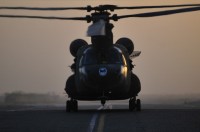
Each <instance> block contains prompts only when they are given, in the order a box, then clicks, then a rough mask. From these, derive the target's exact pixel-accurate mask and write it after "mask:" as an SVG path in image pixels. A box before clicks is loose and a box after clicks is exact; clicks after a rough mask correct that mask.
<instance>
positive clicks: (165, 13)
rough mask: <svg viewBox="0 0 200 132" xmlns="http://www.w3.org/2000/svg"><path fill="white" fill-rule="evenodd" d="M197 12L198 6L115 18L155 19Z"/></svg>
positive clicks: (199, 8)
mask: <svg viewBox="0 0 200 132" xmlns="http://www.w3.org/2000/svg"><path fill="white" fill-rule="evenodd" d="M198 10H200V6H199V7H192V8H182V9H174V10H165V11H157V12H148V13H140V14H133V15H122V16H117V18H118V19H121V18H128V17H156V16H164V15H171V14H177V13H184V12H192V11H198Z"/></svg>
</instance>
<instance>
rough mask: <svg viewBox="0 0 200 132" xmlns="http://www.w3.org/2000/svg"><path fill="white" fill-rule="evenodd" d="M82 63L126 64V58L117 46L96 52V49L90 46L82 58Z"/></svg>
mask: <svg viewBox="0 0 200 132" xmlns="http://www.w3.org/2000/svg"><path fill="white" fill-rule="evenodd" d="M81 64H82V65H94V64H123V65H124V64H126V62H125V59H124V57H123V55H122V53H121V51H120V49H117V48H111V49H110V50H107V51H104V52H96V50H95V49H93V48H90V49H88V50H87V51H86V53H85V54H84V55H83V56H82V58H81Z"/></svg>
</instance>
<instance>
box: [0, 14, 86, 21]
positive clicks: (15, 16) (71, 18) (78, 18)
mask: <svg viewBox="0 0 200 132" xmlns="http://www.w3.org/2000/svg"><path fill="white" fill-rule="evenodd" d="M0 17H5V18H32V19H51V20H87V19H86V17H69V18H67V17H53V16H24V15H0Z"/></svg>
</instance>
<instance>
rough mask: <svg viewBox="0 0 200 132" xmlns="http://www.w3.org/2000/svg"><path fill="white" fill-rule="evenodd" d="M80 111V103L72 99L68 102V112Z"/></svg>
mask: <svg viewBox="0 0 200 132" xmlns="http://www.w3.org/2000/svg"><path fill="white" fill-rule="evenodd" d="M70 111H75V112H76V111H78V101H77V100H74V99H71V100H68V101H67V102H66V112H70Z"/></svg>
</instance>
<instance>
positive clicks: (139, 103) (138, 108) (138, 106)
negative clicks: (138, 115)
mask: <svg viewBox="0 0 200 132" xmlns="http://www.w3.org/2000/svg"><path fill="white" fill-rule="evenodd" d="M136 110H137V111H141V101H140V99H137V100H136Z"/></svg>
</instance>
